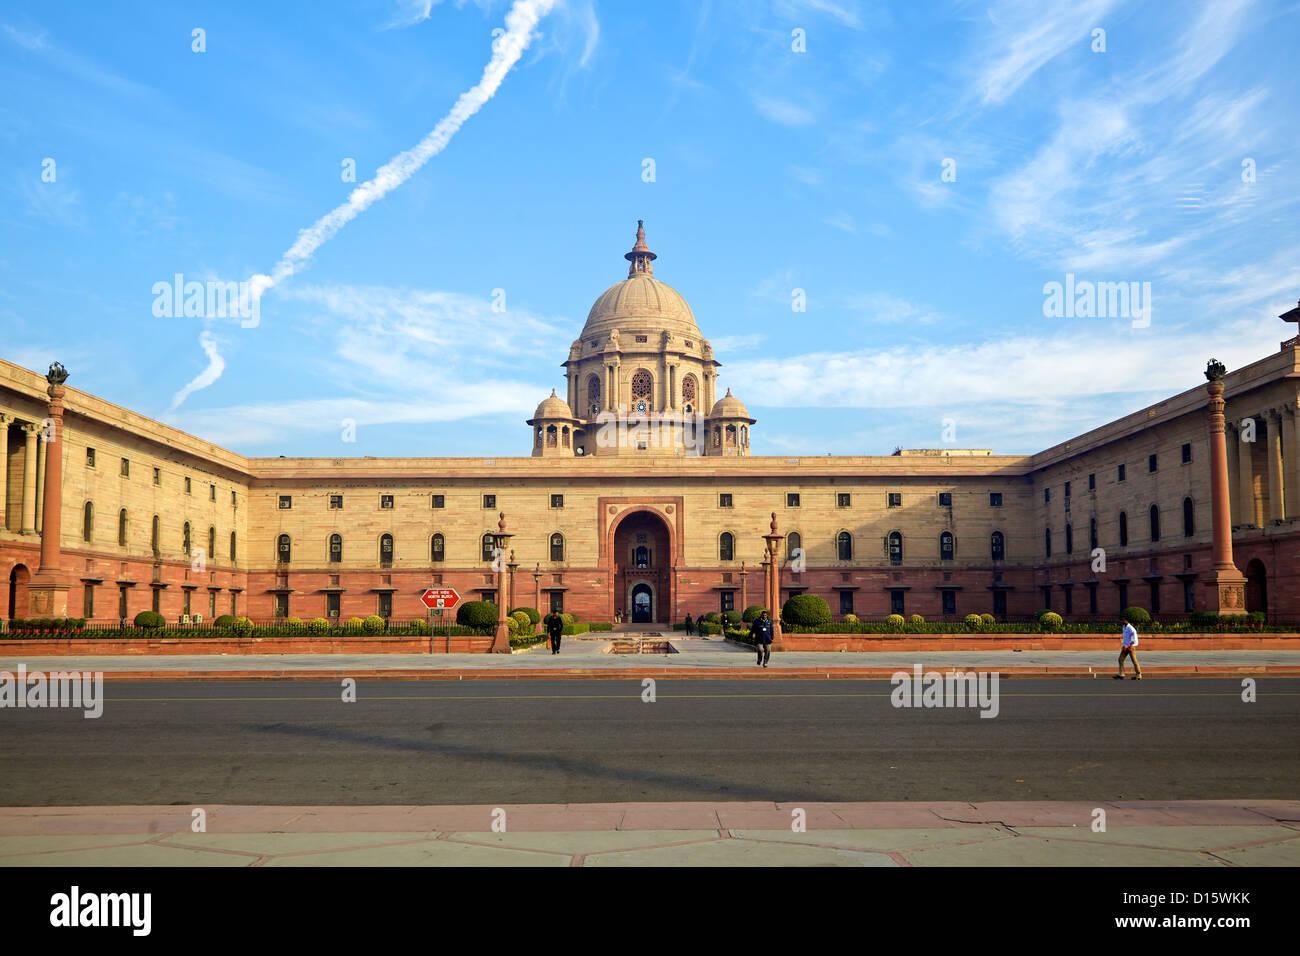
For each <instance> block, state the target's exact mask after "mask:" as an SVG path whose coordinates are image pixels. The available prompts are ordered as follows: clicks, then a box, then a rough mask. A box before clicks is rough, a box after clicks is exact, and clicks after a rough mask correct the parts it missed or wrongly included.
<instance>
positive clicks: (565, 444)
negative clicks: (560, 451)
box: [560, 425, 570, 448]
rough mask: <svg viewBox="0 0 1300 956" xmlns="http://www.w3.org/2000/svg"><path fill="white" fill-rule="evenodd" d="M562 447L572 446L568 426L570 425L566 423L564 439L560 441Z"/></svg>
mask: <svg viewBox="0 0 1300 956" xmlns="http://www.w3.org/2000/svg"><path fill="white" fill-rule="evenodd" d="M560 447H561V448H569V447H570V445H569V426H568V425H565V426H564V432H563V441H561V442H560Z"/></svg>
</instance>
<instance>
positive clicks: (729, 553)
mask: <svg viewBox="0 0 1300 956" xmlns="http://www.w3.org/2000/svg"><path fill="white" fill-rule="evenodd" d="M735 556H736V538H735V536H734V535H733V534H732V533H731V532H730V531H724V532H722V534H720V535H719V536H718V560H719V561H731V560H733V559H734V558H735Z"/></svg>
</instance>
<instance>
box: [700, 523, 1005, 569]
mask: <svg viewBox="0 0 1300 956" xmlns="http://www.w3.org/2000/svg"><path fill="white" fill-rule="evenodd" d="M886 541H887V542H888V547H889V563H890V564H902V563H903V534H902V532H901V531H891V532H890V533H889V534H888V535H887V536H886ZM802 550H803V538H802V537H801V536H800V534H799V532H797V531H791V532H790V533H789V534H787V535H786V536H785V554H786V559H787V560H789V561H793V560H795V559H797V558H799V557H801V556H802ZM956 553H957V541H956V538H955V537H954V536H953V533H952V532H951V531H943V532H940V534H939V560H941V561H951V560H953V558H954V557H955V555H956ZM734 555H735V536H734V535H732V533H731V532H729V531H724V532H723V533H722V534H721V536H719V539H718V558H719V559H720V560H722V561H731V560H734ZM989 555H990V557H991V558H992V559H993V560H994V561H1004V560H1006V555H1007V546H1006V537H1005V536H1004V535H1003V534H1002V532H1001V531H994V532H993V533H992V534H991V535H990V536H989ZM835 558H836V560H838V561H852V560H853V535H852V534H850V533H849V532H847V531H841V532H840V533H839V534H837V535H836V536H835Z"/></svg>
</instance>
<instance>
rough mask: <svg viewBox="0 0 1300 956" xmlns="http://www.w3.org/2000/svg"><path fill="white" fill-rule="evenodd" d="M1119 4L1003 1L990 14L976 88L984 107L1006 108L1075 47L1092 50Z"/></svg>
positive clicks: (1110, 1)
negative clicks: (1093, 37)
mask: <svg viewBox="0 0 1300 956" xmlns="http://www.w3.org/2000/svg"><path fill="white" fill-rule="evenodd" d="M1112 6H1114V0H1058V2H1055V3H1043V2H1041V0H1003V2H999V3H994V4H993V5H992V6H991V7H990V8H989V11H988V19H989V27H990V31H989V36H988V38H987V41H986V43H985V47H984V51H983V53H982V55H981V62H983V63H985V64H986V66H985V67H984V69H983V70H982V72H981V73H980V75H979V77H978V82H977V88H978V89H979V90H980V91H981V93H982V96H983V100H984V102H985V103H1002V102H1005V101H1006V100H1007V99H1008V98H1010V97H1011V95H1012V94H1013V93H1015V92H1016V90H1018V89H1020V87H1021V86H1022V85H1024V83H1026V82H1027V81H1028V80H1029V78H1030V77H1032V76H1033V75H1034V74H1035V73H1037V72H1038V71H1039V70H1040V69H1042V68H1043V67H1044V66H1045V65H1046V64H1048V63H1050V62H1051V61H1052V60H1054V59H1055V58H1056V57H1057V56H1059V55H1060V54H1061V53H1063V52H1064V51H1065V50H1067V49H1069V48H1070V47H1071V46H1073V45H1075V44H1079V45H1080V46H1081V47H1083V48H1085V49H1086V48H1087V44H1088V43H1089V35H1090V33H1091V31H1092V29H1093V28H1094V27H1099V26H1102V24H1101V19H1102V18H1103V17H1104V16H1105V15H1106V13H1107V12H1108V11H1109V10H1110V9H1111V7H1112Z"/></svg>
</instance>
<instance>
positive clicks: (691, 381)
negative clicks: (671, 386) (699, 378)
mask: <svg viewBox="0 0 1300 956" xmlns="http://www.w3.org/2000/svg"><path fill="white" fill-rule="evenodd" d="M696 395H697V386H696V384H695V376H694V375H687V376H686V377H685V378H684V379H682V405H683V406H684V407H685V409H686V411H688V412H689V411H691V410H692V409H694V408H695V402H696Z"/></svg>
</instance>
